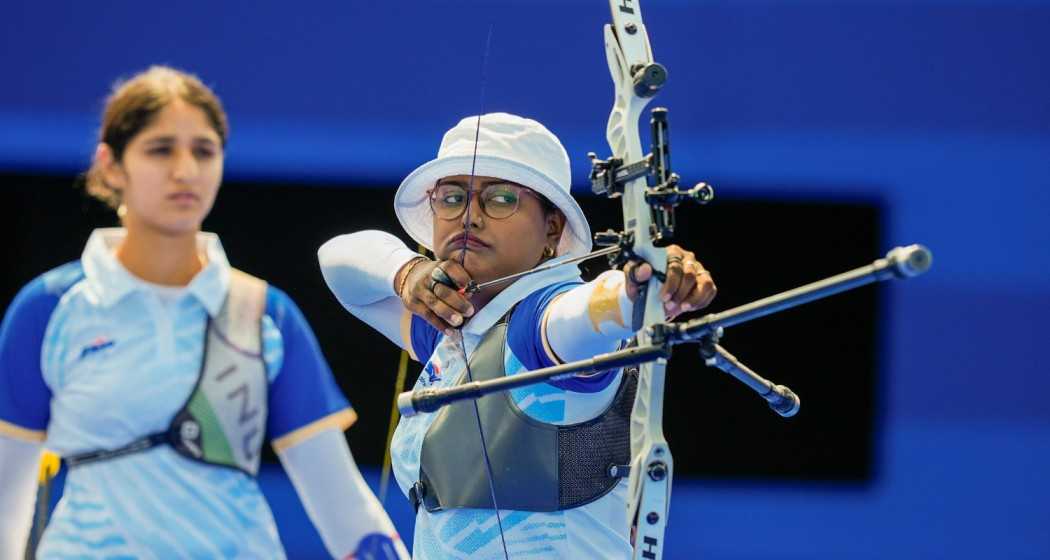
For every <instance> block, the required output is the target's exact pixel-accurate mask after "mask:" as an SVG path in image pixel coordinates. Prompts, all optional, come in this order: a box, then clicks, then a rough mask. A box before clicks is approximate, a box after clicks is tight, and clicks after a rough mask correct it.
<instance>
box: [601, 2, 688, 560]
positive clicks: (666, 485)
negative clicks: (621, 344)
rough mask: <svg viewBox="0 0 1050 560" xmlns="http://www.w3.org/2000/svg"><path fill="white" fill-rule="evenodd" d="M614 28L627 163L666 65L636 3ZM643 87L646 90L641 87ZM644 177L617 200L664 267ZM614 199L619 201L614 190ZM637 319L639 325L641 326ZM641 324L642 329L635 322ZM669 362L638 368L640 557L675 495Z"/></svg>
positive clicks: (635, 487)
mask: <svg viewBox="0 0 1050 560" xmlns="http://www.w3.org/2000/svg"><path fill="white" fill-rule="evenodd" d="M610 6H611V8H612V18H613V23H612V24H611V25H606V26H605V52H606V57H607V60H608V63H609V73H610V74H611V76H612V79H613V83H614V86H615V95H616V99H615V102H614V105H613V109H612V111H611V112H610V114H609V122H608V127H607V129H606V139H607V140H608V142H609V147H610V149H611V150H612V154H613V155H612V157H613V158H616V159H619V160H620V162H622V163H623V164H624V165H628V164H632V163H635V162H639V161H642V160H643V159H644V158H645V157H646V154H645V153H643V151H642V143H641V137H640V135H639V128H638V127H639V124H638V123H639V120H640V119H641V116H642V111H643V110H644V109H645V107H646V105H648V103H649V101H650V100H651V99H652V95H653V94H655V92H656V90H657V89H658V88H659V86H660V85H662V76H657V78H658V79H659V83H657V84H656V85H655V87H645V86H646V84H645V83H644V82H645V79H646V78H647V77H648V76H645V75H643V74H645V73H647V72H650V71H652V70H653V69H657V70H658V71H659V72H662V71H663V69H662V67H659V66H658V65H654V64H653V57H652V49H651V47H650V45H649V39H648V36H647V34H646V32H645V26H644V25H643V24H642V21H641V13H640V11H639V9H638V5H637V3H636V2H633V1H631V0H610ZM639 82H643V83H642V87H639ZM647 186H648V184H647V179H646V177H645V176H644V175H643V176H641V177H638V178H636V179H634V180H632V181H629V182H627V183H626V184H625V185H624V188H623V192H622V194H621V195H620V196H621V197H622V200H621V201H622V203H623V220H624V230H625V232H627V233H633V239H634V245H633V247H632V251H633V253H634V254H635V255H637V256H638V257H639V258H641V259H643V260H645V261H647V262H650V263H653V264H654V265H656V266H658V267H660V268H662V267H663V263H665V262H666V261H667V256H666V251H665V250H664V249H663V248H660V247H656V246H654V245H653V243H652V238H651V233H650V231H651V229H650V226H651V224H652V210H651V209H650V206H649V203H648V202H647V201H646V198H645V192H646V188H647ZM610 195H612V196H616V193H615V192H611V193H610ZM659 291H660V285H659V283H658V281H657V278H656V276H655V275H654V276H653V277H652V278H651V279H650V280H649V284H648V286H647V287H646V289H645V290H644V292H643V293H644V297H645V299H644V303H643V302H641V301H639V302H637V303H636V304H635V305H636V306H638V305H644V315H643V316H642V318H641V319H642V320H641V324H643V325H648V324H653V323H658V322H661V321H663V320H664V309H663V302H662V301H661V300H660V296H659ZM636 322H637V321H636ZM635 326H636V327H638V326H639V325H637V324H636V325H635ZM638 337H639V340H638V343H639V345H645V344H647V343H648V342H649V340H648V335H647V334H646V333H645V330H644V329H643V330H642V331H640V332H639V333H638ZM666 366H667V361H666V360H664V359H660V360H657V361H656V362H649V363H645V364H642V365H641V366H640V368H639V376H638V388H637V392H636V395H635V401H634V408H633V409H632V411H631V458H632V459H631V471H630V475H629V479H628V503H627V511H626V514H627V523H628V524H631V525H635V526H636V532H635V545H634V555H633V557H634V558H636V559H639V558H645V559H658V558H661V557H662V554H663V537H664V528H665V525H666V520H667V511H668V506H669V504H670V497H671V480H672V473H673V460H672V457H671V452H670V449H669V448H668V446H667V440H666V439H665V438H664V434H663V406H664V403H663V399H664V379H665V370H666Z"/></svg>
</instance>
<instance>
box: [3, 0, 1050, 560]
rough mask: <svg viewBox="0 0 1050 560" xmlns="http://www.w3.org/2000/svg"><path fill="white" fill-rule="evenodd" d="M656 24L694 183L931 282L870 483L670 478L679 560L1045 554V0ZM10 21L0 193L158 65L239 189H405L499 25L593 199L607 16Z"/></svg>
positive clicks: (890, 349)
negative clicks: (820, 225)
mask: <svg viewBox="0 0 1050 560" xmlns="http://www.w3.org/2000/svg"><path fill="white" fill-rule="evenodd" d="M643 10H644V17H645V21H646V23H647V26H648V27H649V33H650V37H651V40H652V43H653V49H654V51H655V53H656V58H657V60H659V61H660V62H662V63H663V64H665V65H666V66H667V67H668V68H669V70H670V82H669V85H668V87H667V90H666V91H665V92H663V93H661V95H660V97H659V101H658V103H659V104H661V105H665V106H668V107H670V108H671V111H672V112H671V123H672V137H673V141H674V150H675V167H676V170H677V171H678V172H679V173H680V174H682V175H683V177H686V178H687V179H691V180H700V179H705V180H709V181H711V182H712V183H714V184H715V185H717V186H718V187H720V190H719V193H720V195H723V194H724V195H729V196H734V197H744V198H752V197H753V198H766V197H772V198H792V197H804V198H807V199H816V200H824V199H833V200H841V199H852V198H865V199H870V198H875V199H878V200H881V201H883V202H884V204H885V206H886V208H887V217H888V222H887V224H886V228H885V246H886V248H889V247H890V246H892V245H897V244H904V243H911V242H922V243H924V244H926V245H928V246H929V247H930V248H932V249H933V251H934V253H935V268H934V271H933V273H931V274H929V275H927V276H925V277H923V278H920V279H918V280H916V281H911V282H908V283H905V284H900V285H894V286H890V287H888V288H887V289H886V290H885V292H884V294H885V296H886V297H885V301H886V306H887V307H886V309H885V311H884V312H883V314H882V316H883V318H884V319H883V323H882V324H881V325H880V328H881V329H882V335H881V337H882V345H883V346H882V352H881V358H880V362H879V364H878V366H879V368H880V376H881V377H880V380H881V381H880V385H881V386H880V390H881V391H882V392H883V397H882V398H881V400H880V403H881V404H882V409H881V410H880V412H879V420H880V424H879V426H880V428H879V439H878V442H877V450H878V453H877V457H878V459H877V460H878V465H877V468H876V473H877V475H876V478H875V480H874V481H873V483H871V484H870V485H864V486H860V487H853V486H846V487H840V486H834V485H798V484H787V483H778V484H774V483H768V482H763V481H737V482H732V483H727V482H724V481H705V480H676V482H675V490H674V495H673V500H672V510H673V511H672V517H671V522H670V523H671V524H670V526H669V529H668V538H669V543H668V545H669V547H671V548H670V549H669V552H670V554H669V555H670V556H671V557H688V556H691V555H692V553H693V552H697V551H698V552H700V553H706V554H707V557H712V558H733V559H736V558H740V559H744V558H768V557H772V556H773V555H776V556H778V557H781V558H842V557H846V558H887V557H889V558H930V557H965V558H971V557H973V558H984V557H997V558H1042V557H1047V556H1050V531H1047V529H1046V527H1047V526H1048V525H1050V506H1048V505H1047V504H1048V503H1050V481H1048V475H1047V471H1048V467H1050V406H1048V405H1047V404H1046V403H1047V394H1050V376H1048V373H1050V367H1048V361H1047V358H1046V357H1045V354H1044V353H1043V349H1044V347H1045V346H1046V340H1047V335H1048V333H1050V329H1047V327H1045V326H1044V317H1045V316H1047V315H1048V313H1050V282H1048V272H1050V226H1048V225H1047V224H1046V219H1045V216H1046V215H1047V212H1048V211H1050V71H1048V67H1050V64H1048V62H1047V58H1048V55H1050V2H1041V1H1034V0H1031V1H1002V2H992V1H990V0H989V1H962V0H919V1H910V2H903V1H898V0H872V1H859V0H850V1H839V2H818V1H804V0H779V1H773V0H770V1H763V0H740V1H723V2H708V1H693V2H690V1H686V0H679V1H671V0H664V1H659V0H649V1H646V2H644V4H643ZM3 13H4V15H3V18H2V19H0V69H2V71H3V73H2V75H3V77H4V79H3V86H2V87H0V168H2V169H4V170H11V171H20V172H24V171H30V172H37V171H39V172H48V173H51V172H61V173H68V172H70V171H77V170H80V169H82V168H84V167H85V166H86V164H87V162H88V159H89V155H90V153H91V149H92V140H93V137H94V134H95V130H96V127H97V118H98V117H97V113H98V112H99V110H100V108H101V102H102V101H101V100H102V98H103V96H104V95H105V93H106V90H107V86H108V84H109V83H110V82H111V81H112V80H113V79H114V78H115V77H117V76H121V75H128V74H130V73H133V72H135V71H137V70H140V69H142V68H144V67H146V66H148V65H149V64H152V63H168V64H173V65H176V66H179V67H182V68H186V69H190V70H192V71H194V72H196V73H198V74H200V75H201V76H202V77H203V78H204V79H205V81H207V82H208V83H210V84H213V85H214V86H215V88H216V90H217V92H218V93H219V94H220V96H221V97H222V98H223V100H224V101H225V103H226V105H227V108H228V109H229V113H230V118H231V121H232V123H233V136H232V142H231V145H230V149H229V155H228V163H227V165H228V177H231V178H264V179H283V180H288V179H310V180H314V181H316V180H321V181H327V182H332V183H336V182H357V183H371V184H385V185H394V184H396V183H397V182H398V181H399V180H400V178H401V177H402V176H403V175H404V174H405V173H406V172H407V171H409V170H410V169H411V168H413V167H414V166H415V165H417V164H418V163H420V162H421V161H424V160H426V159H429V158H430V157H432V155H433V153H434V151H435V149H436V144H437V141H438V139H439V138H440V135H441V133H442V132H443V131H444V130H445V129H446V128H448V127H449V126H450V125H451V124H453V123H454V122H455V121H456V120H458V118H459V117H461V116H464V115H467V114H473V113H476V112H477V111H478V109H479V96H480V95H479V94H480V81H481V79H480V78H481V73H482V58H483V51H484V44H485V36H486V33H487V31H488V27H489V25H492V26H493V29H494V31H493V40H492V46H491V52H490V54H489V57H488V63H487V65H486V67H485V73H486V75H487V80H486V82H487V86H486V88H485V110H486V111H490V110H509V111H513V112H517V113H521V114H526V115H530V116H533V117H535V118H537V119H539V120H541V121H542V122H545V123H548V124H549V125H550V127H551V128H552V130H554V131H555V132H556V133H557V134H559V135H560V136H561V137H562V138H563V140H564V141H565V144H566V147H567V149H568V151H569V153H570V155H571V156H572V157H573V158H574V161H573V163H574V166H575V168H574V173H575V179H576V184H577V185H578V186H579V187H580V188H585V176H586V170H587V169H586V159H585V158H584V157H583V154H585V153H586V152H587V151H589V150H594V151H598V152H604V151H605V149H606V147H605V144H604V125H605V119H606V117H607V114H608V109H609V105H610V103H611V95H612V88H611V82H610V80H609V77H608V74H607V69H606V67H605V61H604V53H603V47H602V42H601V30H600V27H601V25H602V23H603V22H605V21H606V20H607V19H608V8H607V6H606V5H605V4H604V3H603V2H601V1H598V0H594V1H588V2H584V1H582V0H560V1H553V0H551V1H542V0H532V1H530V2H518V1H503V2H498V3H496V2H481V1H474V2H467V1H462V2H460V1H449V2H427V3H424V2H385V3H365V2H352V3H351V2H331V3H317V4H312V3H307V4H300V5H293V4H292V3H287V2H282V3H278V2H245V3H222V4H213V3H206V2H197V1H189V2H183V3H179V4H170V5H162V6H151V7H143V6H141V5H139V4H138V3H133V2H108V3H105V7H104V8H103V7H100V6H99V5H97V4H90V3H79V2H77V3H74V2H69V3H29V2H25V3H19V4H18V5H8V4H5V5H4V7H3ZM755 185H758V186H755ZM781 186H782V187H781ZM712 208H713V209H712V210H710V211H716V210H715V209H714V208H715V207H712ZM755 227H759V228H760V227H762V225H761V224H755ZM769 234H770V235H776V234H777V232H769ZM835 234H836V233H835V232H834V231H829V232H828V235H835ZM711 242H712V243H717V239H713V240H711ZM818 249H819V248H816V247H814V248H813V250H818ZM741 258H746V257H745V256H741ZM267 480H271V479H270V478H267ZM267 492H268V493H270V495H271V496H273V497H274V498H275V509H277V510H278V512H279V513H278V515H279V516H280V518H281V519H282V532H283V534H284V538H285V542H286V543H288V545H289V548H290V549H293V550H294V549H296V548H297V547H298V546H300V544H299V543H302V544H301V546H302V547H307V546H315V544H309V543H312V541H310V539H311V538H313V537H312V536H311V535H310V534H309V529H308V528H307V527H306V526H305V525H304V524H303V523H304V522H303V521H302V519H301V518H296V517H295V516H293V515H291V513H289V515H283V514H282V513H281V512H284V511H288V512H298V515H301V509H297V508H298V506H297V504H296V503H295V500H294V499H291V498H292V497H293V495H292V494H290V493H289V492H290V490H289V488H288V487H287V484H286V482H284V481H283V479H282V478H281V477H280V476H279V475H274V477H273V478H272V483H271V484H268V486H267ZM282 496H283V497H284V498H288V499H283V498H281V497H282ZM400 507H401V504H400V502H399V503H398V504H396V506H395V507H394V515H395V517H397V518H398V519H399V522H401V523H402V531H403V532H410V529H409V528H408V527H407V525H405V523H409V522H410V521H409V516H408V515H407V511H404V512H401V511H399V510H398V508H400ZM401 520H404V521H401ZM300 531H302V532H300ZM786 544H787V545H789V546H787V552H785V545H786ZM301 550H302V555H303V556H304V557H305V556H308V554H309V553H308V552H307V549H306V548H302V549H301ZM311 550H316V549H311ZM293 556H294V555H293Z"/></svg>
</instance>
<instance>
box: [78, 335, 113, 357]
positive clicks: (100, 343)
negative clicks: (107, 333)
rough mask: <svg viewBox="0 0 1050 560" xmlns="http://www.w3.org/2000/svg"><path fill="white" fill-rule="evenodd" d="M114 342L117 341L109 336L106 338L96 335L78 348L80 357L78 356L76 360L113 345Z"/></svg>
mask: <svg viewBox="0 0 1050 560" xmlns="http://www.w3.org/2000/svg"><path fill="white" fill-rule="evenodd" d="M116 343H117V341H115V340H113V339H111V338H106V337H104V336H99V337H96V338H95V340H92V341H91V343H90V344H88V345H87V346H84V347H83V348H81V349H80V358H78V360H83V359H84V358H86V357H88V356H90V355H92V354H97V353H99V352H101V351H103V350H105V349H106V348H110V347H112V346H114V345H115V344H116Z"/></svg>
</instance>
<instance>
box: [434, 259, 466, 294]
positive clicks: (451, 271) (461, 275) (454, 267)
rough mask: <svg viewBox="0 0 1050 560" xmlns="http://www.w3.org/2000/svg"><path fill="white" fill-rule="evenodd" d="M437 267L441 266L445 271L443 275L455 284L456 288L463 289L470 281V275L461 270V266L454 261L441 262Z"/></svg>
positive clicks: (463, 269)
mask: <svg viewBox="0 0 1050 560" xmlns="http://www.w3.org/2000/svg"><path fill="white" fill-rule="evenodd" d="M439 266H441V269H442V270H444V271H445V274H447V275H448V277H449V278H451V279H452V281H453V282H455V283H456V288H463V287H465V286H466V285H467V284H469V283H470V281H471V280H472V278H471V277H470V273H469V272H467V270H466V269H465V268H463V265H461V264H459V263H458V262H456V261H453V260H448V261H441V264H440V265H439Z"/></svg>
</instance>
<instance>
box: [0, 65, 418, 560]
mask: <svg viewBox="0 0 1050 560" xmlns="http://www.w3.org/2000/svg"><path fill="white" fill-rule="evenodd" d="M227 136H228V127H227V118H226V114H225V113H224V111H223V109H222V106H221V104H220V101H219V99H218V98H217V97H216V96H215V94H214V93H213V92H212V91H211V90H210V89H208V88H207V87H206V86H204V85H203V84H202V83H201V82H200V81H199V80H198V79H197V78H196V77H194V76H192V75H189V74H186V73H183V72H180V71H178V70H174V69H171V68H167V67H153V68H150V69H149V70H148V71H146V72H143V73H140V74H138V75H136V76H134V77H132V78H131V79H130V80H128V81H126V82H124V83H122V84H118V86H117V87H116V88H115V89H114V90H113V92H112V94H111V95H110V97H109V99H108V101H107V103H106V107H105V111H104V114H103V118H102V126H101V131H100V138H99V143H98V146H97V148H96V151H95V156H94V162H93V164H92V167H91V169H90V170H89V171H88V173H87V191H88V193H90V194H91V195H92V196H95V197H97V198H99V199H101V200H103V201H105V202H106V203H108V204H109V205H110V206H112V207H113V208H114V209H115V210H116V211H117V215H118V216H119V217H120V221H121V225H122V226H123V227H121V228H112V229H98V230H96V231H95V232H94V233H93V234H92V235H91V237H90V238H89V239H88V241H87V245H86V247H85V249H84V252H83V254H82V256H81V259H80V260H79V261H76V262H72V263H69V264H66V265H64V266H61V267H59V268H57V269H54V270H52V271H50V272H47V273H45V274H43V275H41V276H40V277H38V278H37V279H35V280H34V281H32V282H31V283H29V284H28V285H27V286H25V288H23V289H22V291H21V292H20V293H19V294H18V296H17V297H16V299H15V300H14V302H13V303H12V305H11V306H10V307H9V309H8V311H7V314H6V316H5V317H4V321H3V326H2V329H0V481H2V482H0V511H3V512H4V515H3V518H4V521H3V522H2V523H3V525H4V526H3V527H0V557H2V558H17V557H19V552H20V551H21V549H22V547H23V546H24V545H25V542H26V534H27V529H28V524H29V520H30V514H31V511H32V508H33V497H34V488H35V482H36V473H37V463H38V461H39V459H40V455H41V450H42V447H47V448H48V449H50V450H53V451H55V452H57V453H58V454H60V455H61V456H62V457H63V459H64V460H65V462H66V464H67V465H68V466H69V472H68V475H67V478H66V483H65V489H64V492H63V497H62V500H61V501H60V502H59V504H58V506H57V508H56V510H55V512H54V515H53V516H52V518H51V520H50V524H49V525H48V527H47V530H46V532H45V534H44V537H43V540H42V542H41V543H40V546H39V549H38V554H39V556H40V557H42V558H51V557H63V558H65V557H85V558H86V557H91V558H95V557H109V558H116V557H136V558H150V557H156V558H190V557H193V558H283V557H284V550H283V548H282V545H281V542H280V539H279V537H278V533H277V527H276V525H275V523H274V520H273V516H272V514H271V512H270V509H269V507H268V506H267V504H266V502H265V500H264V498H263V495H262V493H261V492H260V490H259V485H258V483H257V480H256V478H255V475H256V474H257V472H258V469H259V460H260V454H261V451H262V445H263V439H264V434H268V435H269V437H270V438H271V442H272V445H273V447H274V449H275V450H276V452H277V456H278V457H279V458H280V460H281V463H282V465H283V466H284V468H285V470H286V471H287V473H288V475H289V476H290V478H291V480H292V482H293V484H294V486H295V489H296V491H297V492H298V494H299V496H300V498H301V499H302V502H303V505H304V506H305V509H306V511H307V513H308V514H309V515H310V518H311V520H312V521H313V523H314V525H315V527H316V528H317V530H318V531H319V533H320V534H321V536H322V538H323V540H324V543H325V546H326V547H327V549H328V551H329V552H330V553H331V554H332V556H333V557H337V558H343V557H347V556H349V555H356V556H358V557H369V558H396V557H399V556H400V557H405V556H407V554H406V551H405V548H404V546H403V545H402V544H401V543H400V542H399V541H398V536H397V534H396V533H395V531H394V528H393V525H392V524H391V523H390V520H389V518H388V517H387V515H386V513H385V512H384V511H383V509H382V507H381V506H380V505H379V503H378V501H377V500H376V499H375V497H374V496H373V494H372V493H371V491H370V490H369V489H368V487H367V486H366V484H365V483H364V481H363V480H362V478H361V475H360V473H359V472H358V469H357V466H356V465H355V463H354V460H353V458H352V457H351V454H350V450H349V448H348V447H347V444H346V440H345V439H344V437H343V431H344V430H345V429H346V428H347V427H349V426H350V425H351V424H352V423H353V422H354V420H355V419H356V415H355V413H354V411H353V410H352V409H351V408H350V406H349V404H348V403H347V401H346V399H345V398H344V397H343V395H342V394H341V393H340V391H339V389H338V387H337V386H336V384H335V382H334V379H333V377H332V373H331V371H330V369H329V368H328V365H327V364H326V362H325V360H324V357H323V356H322V354H321V351H320V348H319V347H318V344H317V341H316V339H315V338H314V335H313V333H312V331H311V330H310V327H309V325H308V324H307V323H306V320H305V319H304V317H303V315H302V313H301V312H300V311H299V309H298V308H297V307H296V305H295V303H294V302H293V301H292V300H291V299H290V298H289V297H288V296H287V295H286V294H285V293H284V292H282V291H280V290H279V289H277V288H275V287H273V286H270V285H268V284H266V282H264V281H263V280H260V279H257V278H254V277H252V276H249V275H248V274H245V273H243V272H240V271H238V270H236V269H233V268H231V267H230V265H229V263H228V262H227V259H226V255H225V254H224V252H223V249H222V245H221V244H220V243H219V239H218V237H217V236H215V235H214V234H210V233H203V232H201V223H202V222H203V220H204V219H205V217H206V216H207V215H208V213H209V211H210V210H211V208H212V204H213V202H214V201H215V197H216V195H217V194H218V192H219V186H220V183H221V182H222V173H223V160H224V155H225V147H226V141H227ZM289 544H290V545H292V546H293V547H294V545H293V544H292V543H289Z"/></svg>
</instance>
